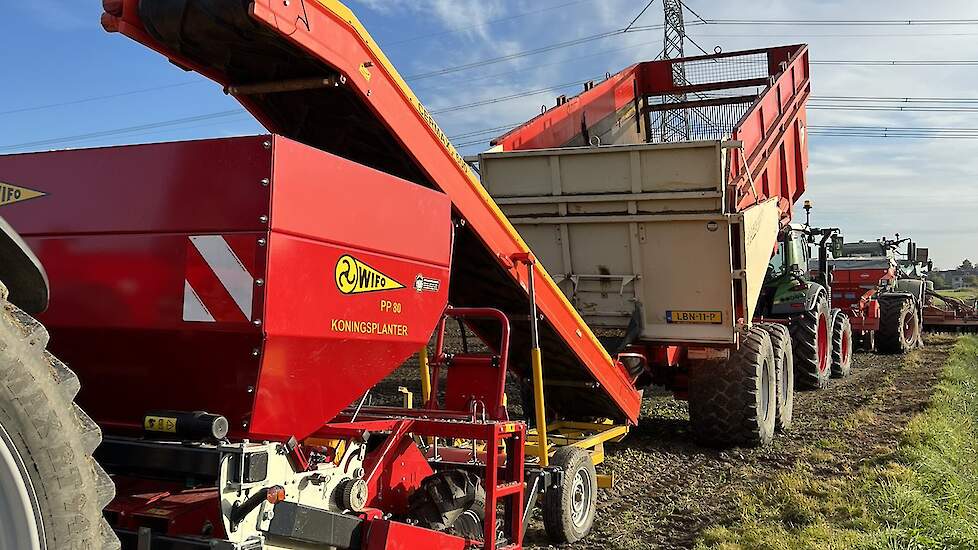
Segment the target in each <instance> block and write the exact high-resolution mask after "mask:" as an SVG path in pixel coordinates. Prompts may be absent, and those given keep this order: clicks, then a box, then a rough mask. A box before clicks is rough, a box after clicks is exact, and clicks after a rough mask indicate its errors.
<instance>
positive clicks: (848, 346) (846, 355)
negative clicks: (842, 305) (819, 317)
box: [832, 309, 852, 378]
mask: <svg viewBox="0 0 978 550" xmlns="http://www.w3.org/2000/svg"><path fill="white" fill-rule="evenodd" d="M850 374H852V323H851V322H850V321H849V316H848V315H846V314H845V312H844V311H842V310H841V309H833V310H832V376H833V377H834V378H845V377H846V376H849V375H850Z"/></svg>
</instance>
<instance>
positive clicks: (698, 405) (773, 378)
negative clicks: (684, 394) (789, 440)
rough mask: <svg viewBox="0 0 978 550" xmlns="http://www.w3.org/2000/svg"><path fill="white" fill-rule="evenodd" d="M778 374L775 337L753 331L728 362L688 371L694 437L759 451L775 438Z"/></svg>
mask: <svg viewBox="0 0 978 550" xmlns="http://www.w3.org/2000/svg"><path fill="white" fill-rule="evenodd" d="M776 382H777V373H776V367H775V363H774V348H773V346H772V345H771V337H770V336H769V335H768V333H767V331H766V330H764V329H763V328H761V327H758V326H756V325H755V326H753V327H751V329H750V330H749V331H747V332H746V333H745V334H744V335H743V336H742V337H741V341H740V347H739V348H738V349H737V350H736V351H733V352H731V354H730V358H729V359H727V360H726V361H722V362H716V361H702V362H696V363H693V364H691V365H690V369H689V421H690V423H691V424H692V428H693V436H694V437H695V438H696V440H697V441H698V442H699V443H700V444H701V445H706V446H711V447H730V446H738V445H739V446H747V447H758V446H762V445H767V444H769V443H771V441H772V440H773V439H774V427H775V418H776V417H777V385H776Z"/></svg>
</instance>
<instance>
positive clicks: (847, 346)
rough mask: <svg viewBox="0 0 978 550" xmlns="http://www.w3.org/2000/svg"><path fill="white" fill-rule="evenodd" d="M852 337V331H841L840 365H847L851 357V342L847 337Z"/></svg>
mask: <svg viewBox="0 0 978 550" xmlns="http://www.w3.org/2000/svg"><path fill="white" fill-rule="evenodd" d="M851 337H852V333H850V332H848V331H844V332H843V333H842V365H843V366H845V365H848V364H849V361H850V360H851V359H852V342H850V341H849V339H850V338H851Z"/></svg>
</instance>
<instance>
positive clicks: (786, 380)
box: [758, 323, 795, 432]
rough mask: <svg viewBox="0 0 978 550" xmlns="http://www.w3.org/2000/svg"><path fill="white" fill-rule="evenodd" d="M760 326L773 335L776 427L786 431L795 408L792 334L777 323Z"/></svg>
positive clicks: (789, 426) (780, 430) (761, 324)
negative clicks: (776, 401)
mask: <svg viewBox="0 0 978 550" xmlns="http://www.w3.org/2000/svg"><path fill="white" fill-rule="evenodd" d="M758 326H760V327H761V328H763V329H764V330H766V331H767V333H768V335H769V336H770V337H771V346H772V347H773V348H774V367H775V369H776V371H777V375H776V377H775V378H776V385H777V390H776V392H777V396H778V406H777V415H776V417H775V425H774V428H775V430H776V431H778V432H785V431H788V430H790V429H791V420H792V417H793V411H794V408H795V363H794V355H793V353H792V351H791V334H790V333H789V332H788V327H786V326H784V325H780V324H777V323H760V324H758Z"/></svg>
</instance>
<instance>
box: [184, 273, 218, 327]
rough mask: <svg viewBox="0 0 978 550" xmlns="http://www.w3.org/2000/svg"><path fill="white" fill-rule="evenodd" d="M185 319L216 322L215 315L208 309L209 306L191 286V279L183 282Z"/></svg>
mask: <svg viewBox="0 0 978 550" xmlns="http://www.w3.org/2000/svg"><path fill="white" fill-rule="evenodd" d="M183 320H184V321H193V322H196V323H213V322H215V319H214V316H213V315H211V312H209V311H207V306H205V305H204V302H202V301H201V300H200V296H197V293H196V292H194V289H193V287H191V286H190V281H184V282H183Z"/></svg>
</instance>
